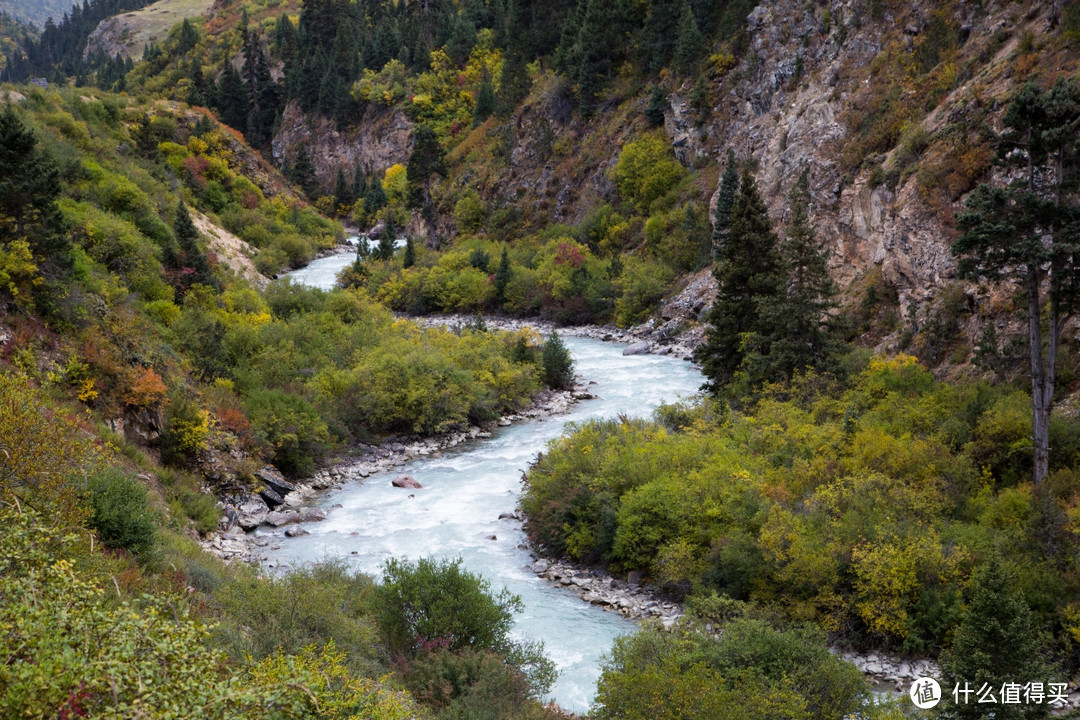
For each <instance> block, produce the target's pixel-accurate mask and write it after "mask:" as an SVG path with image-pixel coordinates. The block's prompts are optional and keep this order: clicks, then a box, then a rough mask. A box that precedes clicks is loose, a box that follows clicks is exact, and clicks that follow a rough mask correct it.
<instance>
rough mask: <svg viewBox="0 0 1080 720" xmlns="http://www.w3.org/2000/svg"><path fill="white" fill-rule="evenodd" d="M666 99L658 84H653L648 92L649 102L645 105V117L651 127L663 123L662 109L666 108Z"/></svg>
mask: <svg viewBox="0 0 1080 720" xmlns="http://www.w3.org/2000/svg"><path fill="white" fill-rule="evenodd" d="M667 107H668V100H667V96H666V95H665V94H664V91H663V90H662V89H661V88H660V86H659V85H653V86H652V91H651V92H649V104H648V105H646V106H645V119H646V120H648V121H649V124H650V125H652V126H653V127H660V126H661V125H663V124H664V111H665V110H667Z"/></svg>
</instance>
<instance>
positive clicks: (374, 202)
mask: <svg viewBox="0 0 1080 720" xmlns="http://www.w3.org/2000/svg"><path fill="white" fill-rule="evenodd" d="M384 207H386V191H385V190H383V186H382V183H381V182H380V181H379V178H378V177H371V178H369V179H368V183H367V192H365V193H364V211H365V212H368V213H376V212H378V211H379V210H381V209H383V208H384Z"/></svg>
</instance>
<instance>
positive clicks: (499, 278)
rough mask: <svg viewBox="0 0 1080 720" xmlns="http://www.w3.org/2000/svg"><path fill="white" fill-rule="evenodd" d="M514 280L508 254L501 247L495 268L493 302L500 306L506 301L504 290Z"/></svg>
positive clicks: (505, 247)
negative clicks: (497, 264)
mask: <svg viewBox="0 0 1080 720" xmlns="http://www.w3.org/2000/svg"><path fill="white" fill-rule="evenodd" d="M513 278H514V271H513V268H511V267H510V252H509V251H508V249H507V246H506V245H503V249H502V255H501V256H500V257H499V266H498V267H497V268H495V301H496V302H497V303H499V304H500V305H502V304H503V302H505V301H506V288H507V286H508V285H509V284H510V281H511V280H512V279H513Z"/></svg>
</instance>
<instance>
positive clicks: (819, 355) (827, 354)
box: [748, 170, 839, 385]
mask: <svg viewBox="0 0 1080 720" xmlns="http://www.w3.org/2000/svg"><path fill="white" fill-rule="evenodd" d="M809 203H810V191H809V182H808V179H807V173H806V171H805V170H804V171H803V172H802V174H801V175H800V177H799V180H798V182H797V183H796V184H795V187H794V188H793V189H792V191H791V194H790V196H789V206H790V209H791V219H790V221H789V223H788V228H787V233H786V235H785V237H784V240H783V241H782V242H781V243H780V254H781V256H782V257H783V260H784V273H785V275H786V279H787V280H786V292H782V293H780V294H779V295H777V296H776V297H774V298H764V299H763V300H762V303H761V309H760V311H759V314H760V316H761V319H762V327H763V328H764V329H767V331H768V332H769V335H770V337H768V338H767V340H768V343H767V344H768V346H769V353H768V355H767V356H759V357H757V358H756V361H757V362H756V363H755V366H754V367H753V368H748V372H749V374H750V380H751V382H752V383H753V384H755V385H756V384H760V383H761V382H765V381H775V380H790V379H791V378H792V376H793V375H794V374H795V373H796V372H797V371H800V370H805V369H808V368H809V369H815V370H822V369H827V368H829V366H830V362H831V361H832V360H833V358H834V356H835V353H836V352H837V350H838V349H839V339H838V338H837V335H836V331H835V326H834V325H833V323H832V322H831V321H830V318H829V314H828V313H829V310H830V309H832V308H833V307H835V305H836V285H835V284H834V283H833V281H832V278H831V277H830V276H829V268H828V265H827V262H826V257H825V253H824V251H823V249H822V247H821V243H820V242H819V241H818V239H817V235H816V233H815V232H814V228H813V226H812V225H811V224H810V214H809Z"/></svg>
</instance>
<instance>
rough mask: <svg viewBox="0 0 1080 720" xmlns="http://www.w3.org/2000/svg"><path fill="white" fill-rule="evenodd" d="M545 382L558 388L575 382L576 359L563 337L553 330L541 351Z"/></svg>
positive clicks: (565, 387)
mask: <svg viewBox="0 0 1080 720" xmlns="http://www.w3.org/2000/svg"><path fill="white" fill-rule="evenodd" d="M540 364H541V368H542V370H543V373H544V384H546V385H547V386H548V387H551V388H554V389H556V390H566V389H567V388H570V387H571V386H573V384H574V360H573V358H572V357H571V356H570V350H569V349H568V348H567V347H566V344H565V343H564V342H563V341H562V339H561V338H560V337H559V336H558V335H556V334H555V331H554V330H552V331H551V334H550V335H548V337H547V340H545V341H544V348H543V350H542V351H541V353H540Z"/></svg>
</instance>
